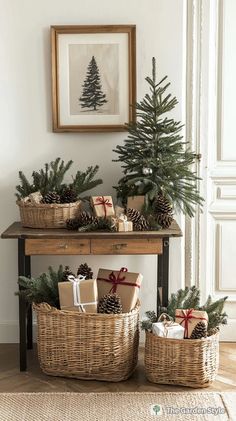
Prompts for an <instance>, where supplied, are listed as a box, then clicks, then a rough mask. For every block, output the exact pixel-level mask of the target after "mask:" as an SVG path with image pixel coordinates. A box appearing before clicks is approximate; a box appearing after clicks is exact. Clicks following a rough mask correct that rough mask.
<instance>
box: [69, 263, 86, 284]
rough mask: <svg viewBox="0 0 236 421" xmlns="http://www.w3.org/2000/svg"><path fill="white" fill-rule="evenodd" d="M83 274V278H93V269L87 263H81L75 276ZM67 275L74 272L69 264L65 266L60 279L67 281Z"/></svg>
mask: <svg viewBox="0 0 236 421" xmlns="http://www.w3.org/2000/svg"><path fill="white" fill-rule="evenodd" d="M79 275H81V276H85V279H93V271H92V269H91V268H90V267H89V266H88V264H87V263H81V265H80V266H79V267H78V270H77V276H79ZM69 276H75V274H74V272H72V270H70V267H69V266H65V270H64V272H63V274H62V281H68V277H69Z"/></svg>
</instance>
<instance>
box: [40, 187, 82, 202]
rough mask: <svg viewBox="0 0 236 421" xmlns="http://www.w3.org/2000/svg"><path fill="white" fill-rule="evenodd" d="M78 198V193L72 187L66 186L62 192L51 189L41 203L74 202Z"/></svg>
mask: <svg viewBox="0 0 236 421" xmlns="http://www.w3.org/2000/svg"><path fill="white" fill-rule="evenodd" d="M76 200H77V193H76V191H75V190H73V189H72V188H71V187H69V186H68V187H65V188H64V190H62V192H61V194H58V193H57V192H56V191H51V192H48V193H47V194H45V195H44V196H43V198H42V200H41V203H45V204H56V203H74V202H76Z"/></svg>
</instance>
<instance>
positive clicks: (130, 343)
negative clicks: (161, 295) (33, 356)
mask: <svg viewBox="0 0 236 421" xmlns="http://www.w3.org/2000/svg"><path fill="white" fill-rule="evenodd" d="M139 307H140V304H139V303H138V304H137V306H136V308H135V309H134V310H133V311H131V312H130V313H123V314H116V315H115V314H98V313H97V314H95V313H93V314H92V313H79V312H77V311H65V310H57V309H55V308H53V307H50V306H49V305H48V304H45V303H43V304H39V305H34V309H35V310H36V313H37V322H38V338H37V342H38V356H39V361H40V366H41V369H42V370H43V372H44V373H46V374H49V375H52V376H63V377H74V378H77V379H86V380H90V379H91V380H92V379H93V380H107V381H113V382H118V381H121V380H125V379H127V378H128V377H130V376H131V374H132V373H133V371H134V369H135V367H136V365H137V361H138V345H139Z"/></svg>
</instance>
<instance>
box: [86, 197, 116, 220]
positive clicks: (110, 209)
mask: <svg viewBox="0 0 236 421" xmlns="http://www.w3.org/2000/svg"><path fill="white" fill-rule="evenodd" d="M100 197H101V198H102V199H104V200H108V201H109V203H111V204H112V206H106V216H114V215H115V210H114V206H113V201H112V197H111V196H92V197H91V204H92V206H93V209H94V213H95V215H96V216H97V217H98V218H102V217H105V212H104V205H102V204H101V205H99V204H97V202H96V200H97V199H98V198H100Z"/></svg>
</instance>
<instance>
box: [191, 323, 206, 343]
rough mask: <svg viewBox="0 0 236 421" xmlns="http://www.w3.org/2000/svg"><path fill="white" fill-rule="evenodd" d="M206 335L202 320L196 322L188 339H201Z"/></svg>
mask: <svg viewBox="0 0 236 421" xmlns="http://www.w3.org/2000/svg"><path fill="white" fill-rule="evenodd" d="M206 337H207V326H206V325H205V323H203V322H198V324H197V325H196V326H195V328H194V329H193V331H192V334H191V336H190V339H201V338H206Z"/></svg>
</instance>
